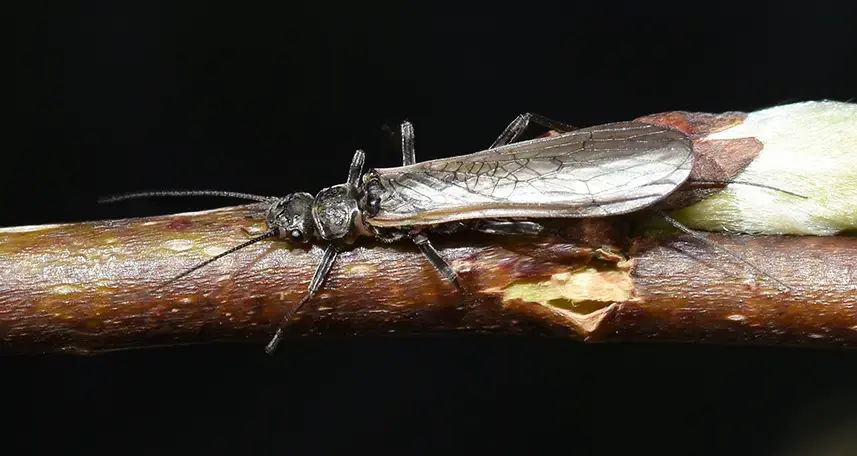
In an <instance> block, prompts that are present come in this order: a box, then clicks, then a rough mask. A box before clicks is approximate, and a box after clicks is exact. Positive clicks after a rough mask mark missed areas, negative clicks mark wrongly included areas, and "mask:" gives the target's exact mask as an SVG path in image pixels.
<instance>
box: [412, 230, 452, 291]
mask: <svg viewBox="0 0 857 456" xmlns="http://www.w3.org/2000/svg"><path fill="white" fill-rule="evenodd" d="M413 240H414V244H416V245H417V247H419V248H420V251H421V252H423V255H425V257H426V258H428V260H429V261H430V262H431V264H432V266H434V267H435V269H437V270H438V272H440V273H441V274H443V276H444V277H446V278H447V280H449V281H450V282H452V284H453V285H455V287H456V288H458V289H459V291H464V288H463V287H462V286H461V282H459V280H458V274H456V273H455V269H452V266H450V265H449V263H447V262H446V260H444V259H443V258H442V257H441V256H440V254H439V253H438V252H437V250H436V249H435V248H434V246H433V245H431V242H429V238H428V236H426V235H425V233H419V234H417V235H416V236H414V238H413Z"/></svg>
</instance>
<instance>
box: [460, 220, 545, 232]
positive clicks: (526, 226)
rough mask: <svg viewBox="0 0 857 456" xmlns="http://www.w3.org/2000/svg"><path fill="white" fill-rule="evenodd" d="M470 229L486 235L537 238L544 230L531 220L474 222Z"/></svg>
mask: <svg viewBox="0 0 857 456" xmlns="http://www.w3.org/2000/svg"><path fill="white" fill-rule="evenodd" d="M470 228H471V229H472V230H475V231H479V232H482V233H486V234H499V235H512V236H514V235H523V236H536V235H538V234H540V233H541V232H542V230H544V227H543V226H542V225H541V224H538V223H536V222H533V221H530V220H501V219H482V220H474V221H473V223H472V224H471V225H470Z"/></svg>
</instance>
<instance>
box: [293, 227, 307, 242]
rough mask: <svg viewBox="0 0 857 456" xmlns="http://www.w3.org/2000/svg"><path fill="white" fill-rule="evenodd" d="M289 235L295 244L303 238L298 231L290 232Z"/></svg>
mask: <svg viewBox="0 0 857 456" xmlns="http://www.w3.org/2000/svg"><path fill="white" fill-rule="evenodd" d="M289 235H290V236H291V237H292V240H293V241H295V242H297V241H300V240H301V239H303V237H304V235H303V233H301V232H300V230H292V232H291V233H289Z"/></svg>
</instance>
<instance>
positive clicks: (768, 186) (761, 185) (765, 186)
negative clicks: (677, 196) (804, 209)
mask: <svg viewBox="0 0 857 456" xmlns="http://www.w3.org/2000/svg"><path fill="white" fill-rule="evenodd" d="M688 182H699V183H703V184H739V185H749V186H751V187H759V188H766V189H768V190H774V191H777V192H780V193H785V194H786V195H791V196H796V197H798V198H803V199H809V197H808V196H804V195H800V194H798V193H794V192H790V191H788V190H783V189H781V188H777V187H772V186H770V185H765V184H757V183H755V182H747V181H730V180H712V179H689V180H688Z"/></svg>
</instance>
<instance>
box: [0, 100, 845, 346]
mask: <svg viewBox="0 0 857 456" xmlns="http://www.w3.org/2000/svg"><path fill="white" fill-rule="evenodd" d="M686 118H687V116H685V119H686ZM691 118H692V119H694V118H695V119H698V117H691ZM720 119H722V117H721V118H720ZM739 123H740V122H739ZM709 125H710V123H709ZM700 141H701V140H700ZM733 144H735V143H733ZM742 144H745V145H747V146H748V147H749V146H752V147H755V148H756V149H755V152H754V153H752V154H749V155H747V154H744V155H745V156H755V154H756V153H757V152H758V147H756V146H754V145H752V142H747V141H744V142H743V143H742ZM695 147H696V145H695ZM728 149H729V148H726V150H728ZM733 149H734V147H733ZM738 149H739V152H740V150H744V151H745V152H746V150H745V149H740V147H739V148H738ZM739 155H740V154H739ZM742 160H743V159H742ZM721 165H722V166H720V165H718V169H720V170H721V171H722V170H724V169H732V171H729V172H730V173H732V174H734V173H735V172H738V171H739V170H740V169H742V166H738V167H730V166H729V165H728V164H723V163H721ZM733 168H734V169H733ZM262 210H263V207H262V206H260V205H248V206H239V207H232V208H225V209H219V210H214V211H204V212H197V213H187V214H176V215H169V216H160V217H150V218H138V219H127V220H117V221H102V222H88V223H76V224H63V225H49V226H37V227H18V228H7V229H0V275H2V281H0V340H2V351H3V352H4V353H25V352H34V351H66V352H70V353H77V354H84V353H93V352H99V351H104V350H115V349H123V348H134V347H147V346H155V345H171V344H187V343H204V342H215V341H237V340H246V341H249V342H254V343H259V349H260V350H261V349H262V345H263V344H264V342H266V341H267V339H268V338H269V337H270V336H271V335H272V332H273V329H274V328H275V326H276V324H277V323H279V321H280V319H281V318H282V316H283V315H284V314H285V313H286V311H287V309H288V308H289V307H290V306H292V305H294V304H296V303H297V302H298V300H299V299H300V298H301V296H302V295H303V293H304V292H305V290H306V287H307V285H308V283H309V280H310V277H311V276H312V273H313V270H314V269H315V267H316V265H317V262H318V260H319V258H320V256H321V252H322V247H323V246H313V247H310V248H292V247H290V246H288V245H287V244H286V243H285V242H282V241H279V240H277V239H269V240H265V241H262V242H259V243H258V244H255V245H253V246H252V247H248V248H247V249H244V250H241V251H239V252H236V253H234V254H232V255H229V256H227V257H225V258H223V259H221V260H219V261H217V262H215V263H212V264H211V265H208V266H206V267H204V268H202V269H200V270H198V271H195V272H194V273H193V274H191V275H189V276H187V277H185V278H183V279H181V280H180V281H178V282H175V283H174V284H172V285H170V286H169V287H167V288H166V289H164V290H160V291H157V292H154V293H153V294H152V295H151V296H144V295H141V294H140V293H141V292H143V293H145V292H147V291H150V290H152V289H154V288H155V287H156V286H158V285H160V284H161V283H162V282H163V281H164V280H167V279H169V278H170V277H172V276H174V275H176V274H178V273H180V272H182V271H184V270H186V269H188V268H190V267H192V266H194V265H195V264H197V263H199V262H201V261H203V260H205V259H206V258H210V257H211V256H213V255H216V254H217V253H219V252H222V251H224V250H226V249H228V248H230V247H232V246H235V245H237V244H239V243H241V242H244V241H246V240H247V239H250V238H251V237H253V236H255V235H258V234H259V233H261V232H263V231H264V230H265V226H264V222H263V220H262V217H261V211H262ZM637 222H638V220H636V219H634V218H628V217H614V218H607V219H584V220H555V221H548V225H549V227H551V230H552V231H551V234H550V235H547V236H544V237H540V238H513V237H506V238H501V237H496V236H488V235H480V234H476V233H466V234H462V235H456V236H448V237H440V236H438V237H436V238H435V239H433V242H434V244H435V245H436V246H437V247H438V248H439V249H440V250H441V254H442V255H443V256H444V257H445V258H447V259H448V261H450V263H451V264H452V265H453V267H454V268H455V269H456V270H457V271H458V272H459V274H460V275H461V278H462V283H463V285H464V286H465V287H466V288H467V289H468V294H467V295H466V296H462V295H461V294H459V293H458V292H457V291H456V290H455V288H454V287H453V286H452V285H451V284H449V283H447V282H445V281H444V280H443V278H442V277H440V276H439V275H438V274H437V273H436V271H435V270H434V269H433V268H432V266H431V265H430V264H429V263H428V262H427V261H426V260H425V259H424V258H423V257H422V255H421V254H420V253H419V251H418V250H417V249H416V247H414V246H412V245H410V244H408V243H403V244H393V245H390V244H377V243H374V242H372V240H369V239H367V240H365V242H362V243H360V244H358V245H357V246H355V248H354V249H353V250H350V251H347V252H344V253H343V254H341V255H340V257H339V259H338V260H337V263H336V264H335V265H334V267H333V270H332V271H331V276H330V278H329V279H328V280H327V281H326V283H325V284H324V286H323V288H322V290H321V292H320V293H319V294H318V295H317V297H316V298H315V299H314V300H313V301H312V302H310V303H309V304H308V305H307V306H306V307H305V308H304V309H303V310H302V311H301V312H300V313H299V314H298V315H297V316H296V317H295V320H294V321H293V322H292V323H291V324H290V326H289V329H288V335H289V336H294V335H307V334H326V335H328V334H329V335H333V334H354V333H380V334H388V333H396V334H403V333H408V334H415V333H422V334H426V333H445V332H449V331H467V332H499V333H506V334H538V335H554V336H561V337H569V338H574V339H579V340H585V341H592V342H609V341H627V340H647V341H648V340H652V341H683V342H708V343H752V344H790V345H804V346H820V347H853V346H855V345H857V311H855V309H857V285H855V282H857V280H855V274H857V272H855V265H857V238H854V237H845V236H828V237H814V236H803V237H797V236H737V235H723V234H708V237H709V239H711V240H712V241H714V242H716V243H717V244H719V245H721V246H723V247H726V248H727V249H729V250H731V251H732V252H735V253H737V254H740V255H742V256H744V257H745V258H747V259H748V260H749V261H751V262H753V263H754V264H756V265H758V266H759V267H761V268H762V269H764V270H765V271H767V272H769V273H770V274H771V275H773V276H775V277H776V278H777V279H779V280H781V281H783V282H785V283H787V284H788V285H789V286H790V287H791V289H790V290H782V289H780V288H779V287H778V285H777V284H776V283H774V282H772V281H771V280H769V279H767V278H765V277H763V276H760V275H759V274H758V273H756V272H755V271H753V270H752V269H749V268H747V267H746V266H745V265H744V264H742V263H740V262H737V261H735V260H733V259H732V258H731V257H730V256H728V255H726V254H724V253H723V251H722V250H720V249H718V248H715V247H712V246H709V245H707V244H705V243H702V242H700V241H698V240H695V239H693V238H690V237H688V236H684V235H677V234H675V233H673V232H663V231H659V230H655V229H647V230H644V231H638V232H637V234H634V232H633V231H631V230H632V229H633V228H634V227H638V226H641V225H639V224H638V223H637ZM642 226H645V225H642ZM620 251H621V252H627V255H628V256H627V259H625V258H624V257H622V256H616V255H615V254H614V252H620Z"/></svg>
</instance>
